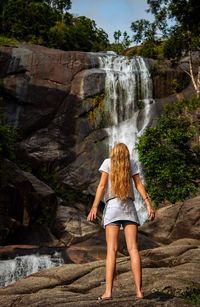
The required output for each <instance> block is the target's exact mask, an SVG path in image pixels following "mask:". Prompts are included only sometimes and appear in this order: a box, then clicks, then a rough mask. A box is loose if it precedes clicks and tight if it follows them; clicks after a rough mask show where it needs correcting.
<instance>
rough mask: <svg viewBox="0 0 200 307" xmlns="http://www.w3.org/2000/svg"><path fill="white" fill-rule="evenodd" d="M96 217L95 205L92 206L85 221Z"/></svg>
mask: <svg viewBox="0 0 200 307" xmlns="http://www.w3.org/2000/svg"><path fill="white" fill-rule="evenodd" d="M96 217H97V207H92V208H91V210H90V212H89V214H88V216H87V221H93V220H94V219H96Z"/></svg>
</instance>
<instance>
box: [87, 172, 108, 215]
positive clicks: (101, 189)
mask: <svg viewBox="0 0 200 307" xmlns="http://www.w3.org/2000/svg"><path fill="white" fill-rule="evenodd" d="M107 182H108V173H106V172H102V173H101V179H100V182H99V185H98V187H97V191H96V194H95V199H94V202H93V205H92V208H91V210H90V212H89V214H88V216H87V221H93V220H94V219H96V215H97V209H98V206H99V203H100V201H101V198H102V196H103V193H104V191H105V188H106V185H107Z"/></svg>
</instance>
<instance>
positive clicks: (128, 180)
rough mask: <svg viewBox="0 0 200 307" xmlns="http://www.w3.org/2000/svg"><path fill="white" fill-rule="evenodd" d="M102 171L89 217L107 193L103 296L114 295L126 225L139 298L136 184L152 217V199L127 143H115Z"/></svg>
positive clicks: (90, 217)
mask: <svg viewBox="0 0 200 307" xmlns="http://www.w3.org/2000/svg"><path fill="white" fill-rule="evenodd" d="M99 171H100V172H101V179H100V182H99V185H98V188H97V191H96V195H95V200H94V202H93V205H92V208H91V210H90V212H89V214H88V217H87V220H88V221H92V220H94V219H95V218H96V214H97V209H98V205H99V203H100V200H101V198H102V196H103V194H104V201H105V204H106V205H105V208H104V213H103V219H102V224H103V226H104V228H105V234H106V243H107V256H106V290H105V292H104V294H103V295H102V296H101V297H99V298H98V299H99V300H108V299H111V298H112V288H113V279H114V273H115V266H116V254H117V249H118V236H119V230H120V227H123V229H124V234H125V240H126V245H127V249H128V252H129V255H130V259H131V269H132V272H133V276H134V281H135V291H136V299H142V298H143V293H142V272H141V261H140V255H139V252H138V247H137V229H138V226H139V220H138V217H137V212H136V209H135V205H134V192H133V188H132V179H133V181H134V183H135V187H136V189H137V190H138V192H139V193H140V195H141V197H142V198H143V200H144V202H145V204H146V206H147V211H148V218H149V219H150V220H153V219H154V217H155V213H154V209H153V207H152V204H151V201H150V199H149V197H148V195H147V193H146V191H145V188H144V186H143V184H142V182H141V179H140V177H139V171H138V166H137V164H136V163H135V162H134V160H130V155H129V150H128V148H127V146H126V145H125V144H123V143H119V144H117V145H115V146H114V148H113V149H112V151H111V155H110V159H106V160H104V162H103V164H102V165H101V167H100V169H99Z"/></svg>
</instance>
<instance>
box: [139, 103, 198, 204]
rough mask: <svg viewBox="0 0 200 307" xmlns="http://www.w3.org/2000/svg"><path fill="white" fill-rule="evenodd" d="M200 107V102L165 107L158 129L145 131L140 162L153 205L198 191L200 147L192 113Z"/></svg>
mask: <svg viewBox="0 0 200 307" xmlns="http://www.w3.org/2000/svg"><path fill="white" fill-rule="evenodd" d="M199 107H200V100H199V99H192V100H190V101H181V102H177V103H173V104H170V105H168V106H167V107H166V108H165V110H164V113H163V115H162V116H161V117H160V118H159V120H158V123H157V126H156V127H154V128H147V130H146V132H145V133H144V135H143V136H141V137H140V139H139V143H138V145H137V149H138V151H139V158H140V161H141V162H142V164H143V166H144V174H145V178H146V185H147V190H148V192H149V194H150V195H151V197H152V199H153V200H154V202H155V205H158V204H159V203H160V202H163V201H166V200H167V201H170V202H171V203H175V202H176V201H179V200H183V199H185V198H187V197H189V196H190V195H192V194H194V193H195V192H196V190H197V183H196V180H197V179H198V178H199V176H200V160H199V155H200V144H199V140H198V130H199V126H198V121H196V120H195V116H194V114H193V113H194V112H195V110H196V109H197V108H199Z"/></svg>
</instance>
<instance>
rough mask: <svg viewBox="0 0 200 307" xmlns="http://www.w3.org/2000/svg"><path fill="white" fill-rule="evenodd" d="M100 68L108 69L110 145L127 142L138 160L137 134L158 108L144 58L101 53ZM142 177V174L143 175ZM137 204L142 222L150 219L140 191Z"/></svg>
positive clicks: (106, 90) (148, 122) (107, 107)
mask: <svg viewBox="0 0 200 307" xmlns="http://www.w3.org/2000/svg"><path fill="white" fill-rule="evenodd" d="M99 62H100V68H101V69H103V70H104V71H105V72H106V84H105V88H106V89H105V92H106V93H105V104H106V106H105V108H106V112H108V114H109V119H110V127H109V128H107V132H108V136H109V148H110V149H111V148H112V147H113V145H114V144H116V143H119V142H122V143H125V144H126V145H127V146H128V148H129V151H130V154H131V157H132V158H134V159H135V160H136V161H138V154H137V151H136V150H135V145H136V143H137V140H138V137H139V136H140V135H142V134H143V132H144V130H145V128H146V127H147V126H148V125H149V124H150V122H151V117H152V114H153V112H154V109H155V102H154V100H153V99H152V82H151V77H150V73H149V70H148V68H147V65H146V63H145V60H144V59H143V58H142V57H134V58H132V59H128V58H127V57H123V56H116V55H105V54H102V55H99ZM142 180H143V177H142ZM135 195H136V201H135V203H136V206H137V210H138V214H139V219H140V222H141V224H143V223H144V221H145V220H146V218H147V213H146V206H144V204H143V202H142V199H141V198H140V196H139V194H138V193H137V191H135Z"/></svg>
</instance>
